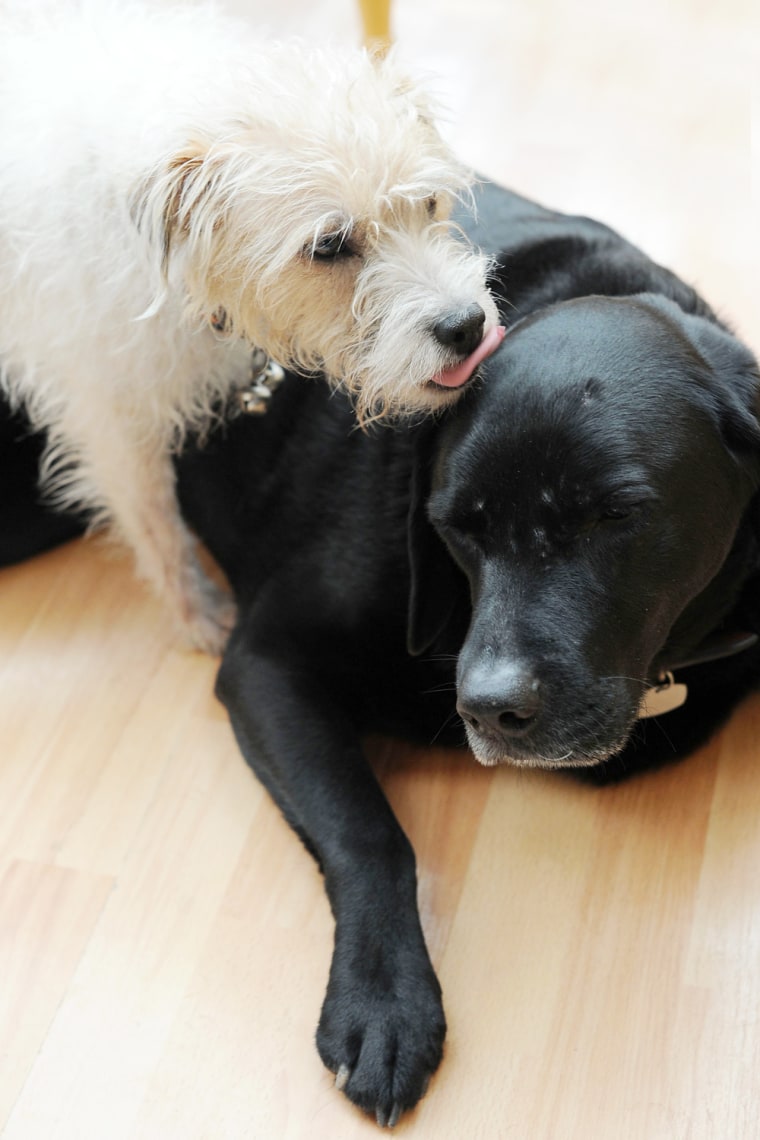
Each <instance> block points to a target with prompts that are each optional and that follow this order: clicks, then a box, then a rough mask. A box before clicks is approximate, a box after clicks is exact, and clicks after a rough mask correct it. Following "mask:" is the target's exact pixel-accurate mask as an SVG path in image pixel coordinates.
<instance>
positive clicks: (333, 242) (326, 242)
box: [309, 230, 353, 261]
mask: <svg viewBox="0 0 760 1140" xmlns="http://www.w3.org/2000/svg"><path fill="white" fill-rule="evenodd" d="M309 252H310V253H311V256H312V257H314V258H318V259H319V260H321V261H333V260H334V259H335V258H336V257H347V256H349V255H350V254H352V253H353V250H352V248H351V246H350V245H349V241H348V234H347V233H346V231H345V230H336V231H335V232H334V233H330V234H320V236H319V237H318V238H317V240H316V241H315V242H314V244H313V245H311V246H310V247H309Z"/></svg>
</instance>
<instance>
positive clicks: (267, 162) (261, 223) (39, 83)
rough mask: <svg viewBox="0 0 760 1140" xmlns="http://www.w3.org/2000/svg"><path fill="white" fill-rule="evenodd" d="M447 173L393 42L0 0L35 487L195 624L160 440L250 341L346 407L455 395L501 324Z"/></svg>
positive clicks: (13, 354)
mask: <svg viewBox="0 0 760 1140" xmlns="http://www.w3.org/2000/svg"><path fill="white" fill-rule="evenodd" d="M466 185H467V176H466V173H465V172H464V171H463V170H462V169H461V167H460V166H459V165H458V164H457V163H456V162H455V161H454V160H453V159H452V156H451V154H450V153H449V151H448V150H447V148H446V147H445V146H444V144H443V143H442V141H441V139H440V137H439V135H438V133H437V132H436V130H435V128H434V126H433V124H432V121H431V118H430V113H429V110H428V107H427V104H426V101H425V99H424V97H423V96H422V94H421V93H420V91H419V89H418V88H417V87H415V86H414V85H413V84H412V83H411V82H410V81H409V80H408V79H407V78H406V77H405V76H404V75H403V74H401V73H400V72H399V70H398V67H397V65H396V63H395V62H394V60H393V59H392V58H391V59H387V60H372V59H370V58H368V57H367V56H366V55H365V54H364V53H362V52H359V51H356V52H352V53H349V54H340V55H339V54H337V53H335V52H331V51H325V52H320V51H317V50H311V49H307V48H305V47H303V46H301V47H298V46H296V45H294V44H274V43H262V42H260V41H257V40H255V39H252V37H251V34H250V32H249V31H248V30H247V29H246V28H245V27H243V26H240V25H237V24H232V23H230V22H229V20H228V19H227V18H222V16H221V15H220V14H219V13H217V12H215V11H213V10H211V9H209V8H205V7H204V8H197V7H196V8H185V9H175V8H168V9H167V8H165V7H163V6H158V7H156V6H154V7H153V8H147V7H141V6H138V5H132V4H130V3H127V2H124V3H116V4H114V3H112V2H109V0H91V2H88V0H83V2H81V3H76V2H71V0H69V2H67V0H57V2H56V3H53V4H50V5H49V6H48V7H44V6H41V4H40V0H35V2H34V3H30V4H28V6H26V5H22V3H21V2H20V0H0V362H1V366H2V379H3V383H4V385H5V387H6V390H7V391H8V392H9V393H10V395H11V398H12V399H14V400H17V401H23V402H24V403H25V404H26V406H27V408H28V410H29V412H30V413H31V415H32V418H33V420H34V422H35V423H36V424H38V425H39V426H43V427H45V428H47V429H48V431H49V433H50V439H51V443H50V448H49V451H48V456H47V461H46V464H45V470H44V477H45V479H46V481H47V484H48V487H49V488H51V489H52V491H53V493H54V494H55V495H56V497H57V501H59V502H60V503H61V504H65V505H77V506H84V507H85V508H86V509H87V510H89V511H90V512H91V513H92V517H93V519H94V520H95V522H97V523H101V522H106V521H109V522H111V523H113V524H114V527H115V530H116V533H117V534H119V535H120V536H121V538H122V539H123V540H125V541H126V542H127V543H128V544H129V545H130V546H131V547H132V549H133V550H134V552H135V555H136V558H137V566H138V570H139V572H140V573H141V574H142V575H144V576H145V577H147V578H148V579H149V580H150V581H151V582H152V583H153V585H154V586H155V587H156V588H158V589H159V590H161V591H162V592H163V593H164V595H165V596H166V598H167V599H168V600H169V602H170V604H171V605H172V608H173V611H174V613H175V616H176V617H177V618H178V619H179V620H180V622H181V623H182V624H183V626H184V627H185V629H186V631H188V632H189V634H190V636H191V638H192V640H193V641H194V642H195V644H197V645H199V646H201V647H204V648H207V649H210V650H212V651H213V650H216V649H218V648H219V647H220V645H221V644H222V643H223V639H224V635H225V630H226V629H227V627H228V625H229V622H230V619H231V607H230V605H229V602H228V601H226V600H225V599H224V597H223V596H222V595H220V594H218V593H217V592H215V591H214V589H213V587H211V586H210V584H209V583H208V581H207V580H206V579H205V577H204V576H203V574H202V572H201V570H200V568H199V566H198V564H197V561H196V558H195V553H194V544H193V539H192V537H191V536H190V534H189V533H188V532H187V530H186V529H185V527H184V526H183V524H182V522H181V520H180V517H179V511H178V509H177V504H176V499H175V487H174V477H173V471H172V464H171V452H172V449H173V448H176V447H177V446H178V444H179V443H180V442H181V439H182V436H183V433H184V432H185V431H186V430H187V428H188V427H191V426H192V427H194V428H198V427H201V428H202V426H203V424H204V423H206V422H208V419H209V417H210V416H211V415H212V413H213V409H214V408H215V407H218V406H219V401H220V400H221V399H222V398H224V397H225V396H227V395H229V393H230V391H231V390H232V389H234V388H235V387H236V386H243V385H245V383H246V381H247V378H248V376H249V372H250V361H251V349H252V346H254V345H255V346H257V347H259V348H261V349H263V350H264V352H265V353H267V354H268V355H269V356H270V357H271V358H273V359H275V360H277V361H279V362H280V363H282V364H285V365H290V366H292V367H295V368H298V369H301V370H306V369H321V370H324V371H325V372H326V373H327V375H328V377H329V378H330V379H331V380H332V381H333V382H334V383H336V384H341V385H343V386H345V387H346V388H348V389H349V390H350V391H351V392H353V393H354V395H355V397H356V404H357V412H358V415H359V417H360V419H361V418H363V419H369V418H371V417H373V416H376V415H388V414H390V415H392V414H398V413H404V412H415V411H420V410H431V409H436V408H438V407H441V406H443V405H444V404H446V403H447V402H450V400H451V399H453V398H454V395H455V393H456V391H457V389H458V388H459V387H461V385H462V384H463V383H464V382H465V381H466V380H467V379H468V378H469V377H470V376H471V375H472V373H473V371H474V369H475V368H476V367H477V364H478V363H479V362H480V360H481V359H482V358H483V357H484V356H485V355H487V353H488V352H490V351H492V350H493V349H494V348H495V347H496V345H497V344H498V343H499V340H500V336H501V330H500V329H499V327H498V325H497V316H496V309H495V306H494V303H493V301H492V299H491V297H490V295H489V293H488V291H487V287H486V277H487V272H488V266H487V262H486V260H485V259H484V258H483V257H482V256H480V254H479V253H478V252H477V251H473V250H471V249H469V248H468V247H467V246H465V245H464V244H463V243H462V242H460V241H459V240H458V238H457V236H456V235H455V234H453V233H452V232H451V228H450V227H449V226H448V225H447V224H446V221H445V219H446V217H447V212H448V208H449V204H450V202H451V200H452V197H454V196H456V195H457V194H459V193H461V191H462V190H463V189H464V188H465V187H466Z"/></svg>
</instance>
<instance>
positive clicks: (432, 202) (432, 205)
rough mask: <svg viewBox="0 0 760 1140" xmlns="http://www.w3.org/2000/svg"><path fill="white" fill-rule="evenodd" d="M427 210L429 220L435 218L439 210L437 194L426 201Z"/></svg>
mask: <svg viewBox="0 0 760 1140" xmlns="http://www.w3.org/2000/svg"><path fill="white" fill-rule="evenodd" d="M425 209H426V210H427V212H428V217H429V218H434V217H435V212H436V210H437V209H438V197H437V195H436V194H431V196H430V197H429V198H426V199H425Z"/></svg>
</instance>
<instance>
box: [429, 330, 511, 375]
mask: <svg viewBox="0 0 760 1140" xmlns="http://www.w3.org/2000/svg"><path fill="white" fill-rule="evenodd" d="M506 331H507V330H506V329H505V328H504V326H503V325H494V327H493V328H492V329H491V330H490V331H489V332H487V333H486V335H485V336H484V337H483V339H482V340H481V342H480V344H479V345H478V347H477V348H476V349H475V351H474V352H473V353H471V354H470V355H469V356H468V357H467V359H466V360H463V361H462V363H461V364H457V365H456V366H455V367H454V368H445V369H444V370H443V372H440V373H439V374H438V375H437V376H434V377H433V383H434V384H440V385H441V387H442V388H461V386H462V385H463V384H466V383H467V381H468V380H469V379H470V377H471V376H472V374H473V372H474V371H475V369H476V368H477V367H478V365H479V364H480V362H481V361H482V360H485V358H486V357H487V356H490V355H491V353H492V352H495V351H496V349H497V348H498V347H499V345H500V344H501V342H502V341H503V340H504V337H505V336H506Z"/></svg>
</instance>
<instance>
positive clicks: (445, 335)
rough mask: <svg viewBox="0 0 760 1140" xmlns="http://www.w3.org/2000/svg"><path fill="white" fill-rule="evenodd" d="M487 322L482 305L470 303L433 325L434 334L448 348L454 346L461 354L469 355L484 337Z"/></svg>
mask: <svg viewBox="0 0 760 1140" xmlns="http://www.w3.org/2000/svg"><path fill="white" fill-rule="evenodd" d="M485 323H486V315H485V313H484V311H483V310H482V309H481V307H480V305H470V306H469V307H468V308H466V309H460V310H458V311H457V312H455V313H447V314H446V316H445V317H442V318H441V320H440V321H438V322H437V324H435V325H433V335H434V336H435V338H436V340H437V341H438V342H439V343H440V344H442V345H445V347H446V348H453V349H454V351H455V352H458V353H460V355H461V356H469V355H470V353H471V352H474V351H475V349H476V348H477V347H478V345H479V344H480V342H481V340H482V339H483V326H484V325H485Z"/></svg>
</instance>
